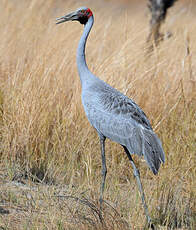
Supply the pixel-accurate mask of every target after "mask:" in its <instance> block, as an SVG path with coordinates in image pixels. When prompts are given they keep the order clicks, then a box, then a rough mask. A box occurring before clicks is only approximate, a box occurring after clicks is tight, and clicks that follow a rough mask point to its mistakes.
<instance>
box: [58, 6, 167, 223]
mask: <svg viewBox="0 0 196 230" xmlns="http://www.w3.org/2000/svg"><path fill="white" fill-rule="evenodd" d="M66 21H79V22H80V23H81V24H83V25H84V31H83V34H82V37H81V39H80V41H79V45H78V49H77V67H78V73H79V76H80V81H81V85H82V104H83V107H84V110H85V113H86V116H87V118H88V120H89V122H90V124H91V125H92V126H93V127H94V128H95V129H96V131H97V133H98V135H99V138H100V145H101V157H102V182H101V187H100V207H102V203H103V192H104V186H105V179H106V174H107V168H106V159H105V140H106V138H109V139H111V140H112V141H115V142H117V143H119V144H120V145H122V146H123V148H124V150H125V153H126V154H127V156H128V158H129V160H130V162H131V165H132V167H133V173H134V176H135V177H136V181H137V184H138V187H139V191H140V194H141V198H142V203H143V206H144V210H145V214H146V218H147V221H148V223H149V224H151V218H150V216H149V213H148V208H147V205H146V202H145V195H144V191H143V188H142V184H141V181H140V173H139V170H138V169H137V168H136V166H135V164H134V161H133V159H132V157H131V154H138V155H139V156H144V159H145V160H146V162H147V164H148V166H149V168H150V169H151V170H152V172H153V173H154V174H157V173H158V170H159V167H160V164H161V162H163V163H164V161H165V154H164V151H163V148H162V145H161V141H160V140H159V138H158V137H157V135H156V134H155V133H154V132H153V130H152V127H151V124H150V122H149V120H148V119H147V117H146V115H145V114H144V112H143V111H142V110H141V109H140V107H139V106H138V105H137V104H136V103H135V102H134V101H132V100H131V99H129V98H128V97H127V96H125V95H123V94H122V93H120V92H119V91H117V90H116V89H114V88H113V87H111V86H110V85H108V84H107V83H105V82H104V81H102V80H101V79H99V78H98V77H96V76H95V75H94V74H92V73H91V71H90V70H89V69H88V66H87V64H86V58H85V45H86V41H87V38H88V35H89V33H90V31H91V28H92V26H93V22H94V18H93V13H92V11H91V10H90V9H89V8H86V7H81V8H79V9H77V10H76V11H74V12H72V13H70V14H67V15H65V16H63V17H60V18H57V22H56V23H57V24H60V23H63V22H66Z"/></svg>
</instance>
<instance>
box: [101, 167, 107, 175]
mask: <svg viewBox="0 0 196 230" xmlns="http://www.w3.org/2000/svg"><path fill="white" fill-rule="evenodd" d="M106 174H107V169H106V168H103V170H102V176H105V175H106Z"/></svg>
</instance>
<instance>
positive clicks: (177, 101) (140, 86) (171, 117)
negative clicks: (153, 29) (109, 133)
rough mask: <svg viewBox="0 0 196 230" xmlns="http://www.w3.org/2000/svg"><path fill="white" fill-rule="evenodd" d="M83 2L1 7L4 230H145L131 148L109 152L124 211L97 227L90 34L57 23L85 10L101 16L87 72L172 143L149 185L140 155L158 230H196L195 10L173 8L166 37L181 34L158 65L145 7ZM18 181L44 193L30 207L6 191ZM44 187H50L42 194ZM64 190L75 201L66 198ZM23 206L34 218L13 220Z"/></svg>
mask: <svg viewBox="0 0 196 230" xmlns="http://www.w3.org/2000/svg"><path fill="white" fill-rule="evenodd" d="M78 4H79V3H78V2H76V1H74V0H70V1H63V0H58V1H54V0H48V1H43V0H32V1H25V0H20V1H17V0H16V1H11V0H2V1H1V9H0V21H1V25H0V37H1V41H0V54H1V55H0V82H1V84H0V144H1V147H0V159H1V170H0V175H1V178H2V182H4V185H3V183H1V186H4V187H2V193H0V200H1V201H2V203H3V204H6V205H7V206H6V205H4V206H3V208H4V209H6V210H8V212H7V213H4V214H2V215H1V213H3V212H0V227H1V226H2V227H4V228H5V229H14V228H15V229H78V228H79V229H101V228H103V229H126V228H128V227H127V226H131V227H130V228H131V229H142V226H144V223H145V216H144V212H143V209H142V205H141V202H140V199H139V197H138V196H139V194H138V190H137V186H136V184H135V180H134V176H133V174H132V169H131V166H130V164H129V162H128V159H127V158H126V155H125V154H124V152H123V150H122V148H121V147H120V146H119V145H117V144H115V143H111V142H110V141H108V142H107V144H106V158H107V166H108V175H107V178H106V189H105V193H104V196H105V197H104V199H105V200H106V201H107V203H109V204H110V205H112V206H113V207H115V209H113V208H111V206H110V205H109V206H108V205H106V207H105V209H104V210H103V213H104V215H103V218H105V219H104V220H105V224H104V225H100V223H99V222H96V220H95V219H93V218H94V217H92V216H94V212H96V210H98V198H99V183H100V179H101V177H100V171H101V159H100V158H101V157H100V149H99V140H98V137H97V134H96V132H95V131H94V130H93V128H92V127H91V126H90V125H89V123H88V121H87V119H86V117H85V114H84V111H83V108H82V105H81V99H80V93H81V86H80V81H79V78H78V74H77V67H76V61H75V59H76V48H77V43H78V40H79V38H80V36H81V34H82V29H83V28H82V26H81V25H80V24H79V23H74V22H70V23H66V24H62V25H58V26H57V25H55V18H56V17H58V16H62V15H64V13H69V12H70V11H71V10H75V9H76V8H77V7H80V6H81V4H82V5H87V6H89V7H90V8H92V10H93V12H94V14H95V24H94V27H93V30H92V32H91V34H90V37H89V39H88V44H87V51H86V52H87V62H88V65H89V68H90V69H91V70H92V72H93V73H94V74H96V75H97V76H100V78H101V79H103V80H105V81H107V82H108V83H110V84H111V85H112V86H113V87H115V88H117V89H118V90H120V91H121V92H123V93H125V94H126V95H127V96H129V97H131V98H132V99H134V100H135V101H136V102H137V104H139V105H140V107H141V108H142V109H143V110H144V111H145V113H146V114H147V116H148V117H149V119H150V120H151V123H152V125H153V127H154V129H155V131H156V132H157V134H158V136H159V137H160V139H161V140H162V143H163V147H164V150H165V153H166V163H165V165H164V166H163V167H161V169H160V172H159V175H158V176H153V175H152V173H151V172H150V170H149V169H148V167H147V165H146V163H145V162H144V160H143V159H139V158H138V157H137V156H136V157H134V160H135V161H136V163H137V165H138V167H139V169H140V172H141V177H142V181H143V184H144V189H145V193H146V196H147V202H148V204H149V210H150V213H151V215H152V217H153V220H154V222H155V223H156V224H157V226H159V227H160V228H161V229H175V228H179V229H195V227H196V224H195V222H196V204H195V199H196V190H195V188H196V180H195V176H196V167H195V165H196V155H195V150H196V114H195V108H196V103H195V102H196V101H195V99H196V87H195V84H196V83H195V81H196V79H195V75H196V61H195V60H196V43H195V40H196V31H195V26H196V25H195V24H196V18H195V14H194V11H195V9H196V6H195V4H194V3H193V2H192V1H186V4H184V3H183V2H179V3H178V4H176V5H175V7H174V8H173V9H171V10H170V13H169V15H168V19H167V20H166V22H165V25H164V26H163V28H162V30H163V31H164V32H167V31H168V30H170V31H172V37H171V38H169V39H165V40H164V41H163V42H162V43H161V44H160V46H159V47H158V48H156V49H155V50H154V51H153V53H151V55H149V54H147V50H148V47H147V46H146V44H145V41H146V38H147V34H148V16H147V12H148V11H147V9H146V2H144V1H142V2H140V3H138V2H137V3H136V2H135V3H134V4H131V2H130V3H129V4H128V3H125V2H123V3H122V4H121V3H120V2H118V3H117V2H115V4H114V3H113V2H112V1H109V2H108V1H103V0H102V1H99V2H98V1H82V3H80V5H78ZM124 4H126V5H124ZM103 6H104V7H103ZM21 178H22V179H21ZM14 179H16V180H18V181H19V182H21V180H23V183H25V184H26V183H30V185H31V186H33V189H32V191H35V189H38V190H36V191H38V192H37V193H35V192H32V191H29V192H28V194H27V195H29V193H30V192H32V193H31V197H32V199H31V198H28V199H27V197H28V196H27V195H26V196H23V195H24V193H25V192H24V191H23V190H22V192H21V188H20V192H18V190H16V189H13V187H14V186H10V184H9V183H8V182H9V181H11V180H14ZM31 179H33V181H34V182H30V181H31ZM5 181H6V183H5ZM24 181H25V182H24ZM27 181H28V182H27ZM36 182H42V183H41V185H39V184H38V185H35V183H36ZM32 183H34V184H33V185H32ZM44 183H45V184H49V185H45V184H44ZM8 185H9V186H8ZM40 186H41V187H40ZM63 186H65V188H66V189H64V190H66V192H65V191H64V190H62V189H59V187H60V188H62V187H63ZM14 188H15V187H14ZM59 190H60V191H61V192H62V191H63V194H64V192H65V193H66V194H68V196H67V200H69V202H68V203H66V205H64V206H63V205H62V202H63V201H61V202H60V203H59V202H57V200H55V199H56V198H55V199H54V198H53V196H54V195H55V194H60V192H59ZM39 191H40V193H39ZM22 194H23V195H22ZM25 194H26V193H25ZM43 194H45V195H43ZM74 194H80V195H78V196H79V197H81V196H83V195H84V196H85V201H84V200H82V199H84V198H81V199H79V198H74V196H72V195H74ZM81 194H82V195H81ZM42 195H43V196H42ZM25 197H26V198H25ZM87 197H88V199H89V200H88V199H87ZM40 199H41V200H42V202H41V204H40V203H39V202H40ZM70 199H71V200H72V202H71V206H73V207H72V208H75V209H74V211H72V212H71V211H70V209H69V208H68V210H67V209H66V210H65V207H70V206H69V203H70ZM77 199H78V200H77ZM77 201H78V202H77ZM60 204H61V205H62V206H59V205H60ZM79 204H80V205H84V204H85V205H86V206H88V207H90V211H89V210H87V208H86V206H85V205H84V206H85V207H84V210H83V209H82V208H80V209H78V205H79ZM0 205H1V203H0ZM93 205H94V206H93ZM18 207H23V208H24V209H25V208H26V209H27V210H26V211H23V212H22V213H21V212H20V211H17V214H16V215H17V218H16V219H14V220H13V218H15V217H16V216H15V217H14V215H13V212H12V211H13V209H14V208H15V209H17V208H18ZM93 207H94V208H93ZM109 207H110V208H109ZM0 208H1V207H0ZM96 208H97V209H96ZM81 209H82V210H83V211H81ZM17 210H19V209H17ZM78 210H80V214H81V215H79V214H78V216H77V218H78V219H77V218H76V217H75V216H74V215H76V213H77V211H78ZM92 210H93V211H92ZM68 211H69V213H72V214H73V213H74V215H73V216H74V218H75V220H76V221H75V222H74V221H73V222H72V221H71V222H69V221H68V219H67V218H68V217H67V216H68V214H67V213H68ZM97 212H98V211H97ZM97 212H96V215H97ZM25 213H26V214H25ZM84 213H85V214H84ZM117 214H118V215H117ZM82 215H83V217H85V218H81V216H82ZM85 215H86V216H85ZM73 216H72V217H73ZM117 217H118V218H117ZM88 218H89V219H90V220H91V221H87V220H89V219H88ZM111 218H112V221H111ZM77 220H78V222H77ZM111 223H113V224H111ZM6 226H7V228H6ZM122 226H123V227H122ZM161 226H162V227H161Z"/></svg>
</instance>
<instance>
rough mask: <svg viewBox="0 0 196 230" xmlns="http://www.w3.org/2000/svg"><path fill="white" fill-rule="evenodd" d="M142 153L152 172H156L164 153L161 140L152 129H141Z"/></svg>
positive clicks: (162, 161) (163, 159) (163, 158)
mask: <svg viewBox="0 0 196 230" xmlns="http://www.w3.org/2000/svg"><path fill="white" fill-rule="evenodd" d="M141 132H142V153H143V155H144V159H145V160H146V162H147V164H148V166H149V167H150V169H151V170H152V171H153V173H154V174H157V173H158V170H159V167H160V165H161V163H164V162H165V153H164V151H163V148H162V145H161V141H160V140H159V138H158V137H157V135H156V134H155V133H154V132H153V131H152V130H147V129H142V130H141Z"/></svg>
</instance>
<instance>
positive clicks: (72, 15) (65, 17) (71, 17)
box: [56, 12, 78, 24]
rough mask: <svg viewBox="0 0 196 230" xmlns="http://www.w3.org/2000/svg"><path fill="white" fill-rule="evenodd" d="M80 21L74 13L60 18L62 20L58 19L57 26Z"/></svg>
mask: <svg viewBox="0 0 196 230" xmlns="http://www.w3.org/2000/svg"><path fill="white" fill-rule="evenodd" d="M77 19H78V15H77V13H76V12H72V13H70V14H67V15H65V16H63V17H60V18H56V24H60V23H63V22H67V21H74V20H77Z"/></svg>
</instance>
